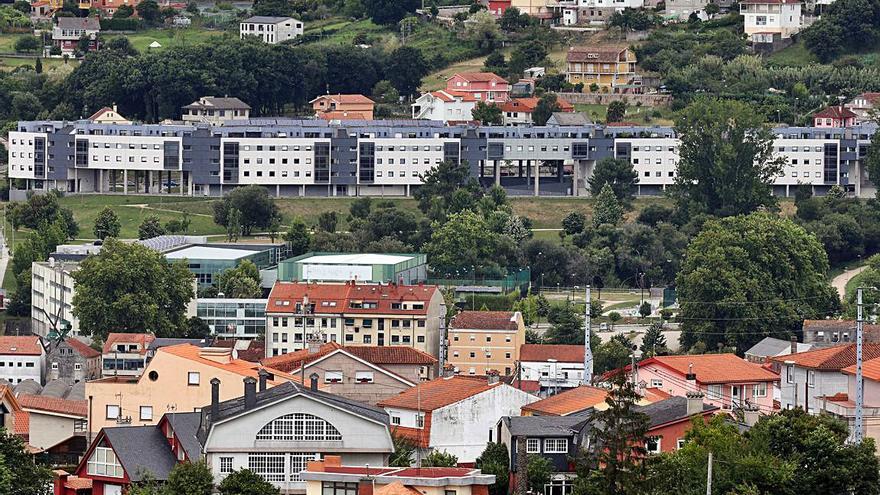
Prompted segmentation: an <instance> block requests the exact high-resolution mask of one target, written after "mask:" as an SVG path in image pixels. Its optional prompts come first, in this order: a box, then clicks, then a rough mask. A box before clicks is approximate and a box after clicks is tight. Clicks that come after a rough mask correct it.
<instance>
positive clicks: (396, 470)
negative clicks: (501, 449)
mask: <svg viewBox="0 0 880 495" xmlns="http://www.w3.org/2000/svg"><path fill="white" fill-rule="evenodd" d="M300 478H302V479H303V480H304V481H305V482H306V491H305V495H328V494H330V493H333V494H335V495H355V494H361V495H366V494H368V493H372V494H374V495H414V494H416V493H421V494H429V495H435V494H437V495H439V494H446V495H452V494H453V493H455V494H457V495H488V493H489V485H491V484H493V483H495V475H492V474H483V473H482V472H480V470H479V469H473V468H466V467H453V468H435V467H422V468H412V467H403V468H401V467H386V466H374V465H368V466H361V465H358V466H354V465H352V466H347V465H344V464H342V459H340V457H338V456H326V457H324V459H323V460H320V461H319V460H315V461H311V462H309V463H308V465H307V467H306V470H305V471H303V472H302V473H301V474H300Z"/></svg>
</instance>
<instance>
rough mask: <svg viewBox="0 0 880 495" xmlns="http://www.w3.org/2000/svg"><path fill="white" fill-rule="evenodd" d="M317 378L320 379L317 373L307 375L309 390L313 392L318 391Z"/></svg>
mask: <svg viewBox="0 0 880 495" xmlns="http://www.w3.org/2000/svg"><path fill="white" fill-rule="evenodd" d="M318 378H320V376H319V375H318V374H317V373H312V374H311V375H309V388H310V389H312V390H313V391H315V392H317V391H318Z"/></svg>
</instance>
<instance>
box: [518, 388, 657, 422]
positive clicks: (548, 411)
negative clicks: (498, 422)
mask: <svg viewBox="0 0 880 495" xmlns="http://www.w3.org/2000/svg"><path fill="white" fill-rule="evenodd" d="M607 398H608V390H607V389H604V388H597V387H591V386H589V385H581V386H579V387H575V388H570V389H567V390H565V391H563V392H560V393H558V394H556V395H551V396H550V397H547V398H545V399H541V400H539V401H537V402H532V403H531V404H527V405H525V406H523V407H522V415H523V416H571V415H573V414H574V415H576V414H578V413H582V412H584V411H587V410H589V409H596V410H603V409H606V408H607V404H606V403H605V399H607ZM646 403H648V402H646Z"/></svg>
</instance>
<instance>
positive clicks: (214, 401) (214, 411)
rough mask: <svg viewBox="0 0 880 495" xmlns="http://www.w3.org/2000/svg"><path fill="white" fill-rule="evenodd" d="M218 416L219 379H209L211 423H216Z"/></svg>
mask: <svg viewBox="0 0 880 495" xmlns="http://www.w3.org/2000/svg"><path fill="white" fill-rule="evenodd" d="M219 415H220V379H219V378H217V377H214V378H211V421H216V420H217V416H219Z"/></svg>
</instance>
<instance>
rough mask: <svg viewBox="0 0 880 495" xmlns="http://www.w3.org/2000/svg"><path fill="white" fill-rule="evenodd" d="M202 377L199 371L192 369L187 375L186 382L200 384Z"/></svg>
mask: <svg viewBox="0 0 880 495" xmlns="http://www.w3.org/2000/svg"><path fill="white" fill-rule="evenodd" d="M200 379H201V377H200V375H199V372H198V371H190V372H189V373H187V375H186V383H187V384H188V385H195V386H198V384H199V380H200Z"/></svg>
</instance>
